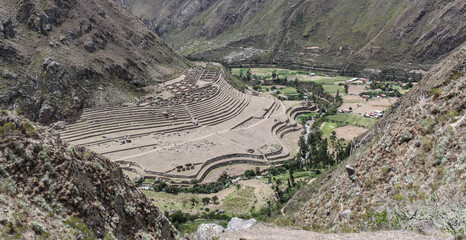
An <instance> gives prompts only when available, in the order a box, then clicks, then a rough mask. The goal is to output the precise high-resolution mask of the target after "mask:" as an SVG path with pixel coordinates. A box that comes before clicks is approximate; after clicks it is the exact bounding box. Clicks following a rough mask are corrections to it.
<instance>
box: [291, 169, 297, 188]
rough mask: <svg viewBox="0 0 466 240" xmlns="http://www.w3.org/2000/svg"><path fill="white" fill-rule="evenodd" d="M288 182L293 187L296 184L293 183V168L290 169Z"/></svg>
mask: <svg viewBox="0 0 466 240" xmlns="http://www.w3.org/2000/svg"><path fill="white" fill-rule="evenodd" d="M290 180H291V185H293V187H294V186H295V185H296V183H295V181H294V176H293V167H291V168H290Z"/></svg>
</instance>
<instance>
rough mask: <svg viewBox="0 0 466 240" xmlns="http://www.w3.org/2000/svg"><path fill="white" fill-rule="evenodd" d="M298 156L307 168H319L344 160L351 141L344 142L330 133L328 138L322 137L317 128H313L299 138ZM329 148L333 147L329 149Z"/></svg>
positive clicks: (349, 150) (348, 151)
mask: <svg viewBox="0 0 466 240" xmlns="http://www.w3.org/2000/svg"><path fill="white" fill-rule="evenodd" d="M299 146H300V152H299V154H298V155H299V157H300V158H301V159H303V162H304V164H305V165H306V166H307V167H308V169H314V170H315V169H321V168H324V167H326V166H333V165H335V164H338V163H340V162H342V161H343V160H345V159H346V158H347V157H348V156H349V155H350V153H351V143H348V144H345V141H344V140H343V139H338V140H337V139H336V136H335V135H334V134H332V135H331V136H330V137H329V138H328V139H327V138H323V137H322V133H321V132H320V131H319V130H316V129H314V130H313V131H311V132H310V133H309V134H308V135H307V141H306V140H305V138H304V137H301V138H300V139H299ZM329 148H331V149H333V150H332V151H329Z"/></svg>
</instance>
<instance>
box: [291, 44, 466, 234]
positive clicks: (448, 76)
mask: <svg viewBox="0 0 466 240" xmlns="http://www.w3.org/2000/svg"><path fill="white" fill-rule="evenodd" d="M354 147H355V148H354V150H353V152H352V154H351V156H350V157H349V159H348V160H347V162H346V163H344V164H343V165H341V166H339V167H337V168H335V169H334V170H332V171H330V172H329V173H327V174H325V175H324V176H322V177H321V178H319V179H318V180H317V181H314V183H313V184H312V186H310V187H307V188H305V190H303V191H302V192H301V193H299V194H297V195H296V197H295V199H294V200H292V201H291V202H290V205H289V206H288V207H289V209H290V210H291V209H292V208H293V207H294V208H296V203H297V202H299V201H306V202H307V203H306V204H305V205H304V207H302V208H301V210H300V212H299V213H298V214H297V215H296V216H295V217H296V219H297V220H298V221H299V222H301V223H303V224H305V225H307V226H311V227H312V228H314V229H330V231H368V230H376V229H408V230H410V229H414V230H418V231H420V232H423V233H432V232H439V231H443V232H449V233H451V234H453V235H458V236H464V235H465V233H466V211H465V209H466V206H465V204H466V203H465V201H464V200H465V199H466V184H465V183H466V181H465V180H466V171H465V170H466V47H463V48H462V49H461V50H459V51H458V52H456V53H454V54H452V55H451V56H449V57H448V58H446V59H445V60H444V61H443V62H442V63H441V64H439V65H438V66H436V67H435V68H433V69H432V70H431V71H430V72H429V73H428V74H427V75H426V77H425V78H424V79H423V80H422V81H421V82H420V84H419V85H418V86H416V87H415V88H413V89H412V90H411V91H410V92H409V93H407V94H406V95H405V96H403V97H402V98H401V99H400V100H399V101H398V102H396V103H395V104H394V106H393V107H392V108H391V109H390V110H389V111H388V112H387V113H386V114H385V117H384V118H383V119H382V120H380V121H379V122H378V123H377V125H376V126H375V127H374V128H372V129H371V130H370V131H368V132H367V133H366V134H365V135H363V136H361V137H360V138H359V139H358V140H356V141H355V143H354ZM345 164H347V166H345ZM345 168H346V169H345ZM353 172H354V174H353ZM349 175H351V176H349ZM293 204H294V205H295V206H292V205H293Z"/></svg>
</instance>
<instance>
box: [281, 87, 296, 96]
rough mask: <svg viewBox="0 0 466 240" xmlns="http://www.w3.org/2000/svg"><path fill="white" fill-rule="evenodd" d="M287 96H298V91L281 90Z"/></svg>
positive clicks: (292, 89)
mask: <svg viewBox="0 0 466 240" xmlns="http://www.w3.org/2000/svg"><path fill="white" fill-rule="evenodd" d="M280 91H281V92H282V93H283V94H285V95H298V94H299V93H298V91H297V90H296V88H294V87H286V88H283V89H281V90H280Z"/></svg>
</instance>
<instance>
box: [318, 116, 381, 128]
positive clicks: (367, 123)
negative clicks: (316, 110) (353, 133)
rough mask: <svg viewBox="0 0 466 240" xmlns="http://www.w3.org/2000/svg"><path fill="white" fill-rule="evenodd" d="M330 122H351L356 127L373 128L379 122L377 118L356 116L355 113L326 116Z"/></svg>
mask: <svg viewBox="0 0 466 240" xmlns="http://www.w3.org/2000/svg"><path fill="white" fill-rule="evenodd" d="M325 119H326V120H327V121H328V122H334V123H342V124H349V125H353V126H356V127H363V128H371V127H373V126H374V125H375V124H376V123H377V119H373V118H366V117H362V116H356V115H353V114H336V115H331V116H327V117H325Z"/></svg>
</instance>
